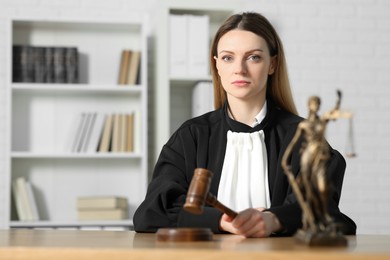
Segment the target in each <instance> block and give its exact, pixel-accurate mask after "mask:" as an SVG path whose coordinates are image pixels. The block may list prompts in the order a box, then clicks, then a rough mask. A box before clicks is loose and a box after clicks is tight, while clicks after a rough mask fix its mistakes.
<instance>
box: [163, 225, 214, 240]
mask: <svg viewBox="0 0 390 260" xmlns="http://www.w3.org/2000/svg"><path fill="white" fill-rule="evenodd" d="M156 236H157V241H159V242H193V241H211V240H213V232H211V229H209V228H159V229H158V230H157V233H156Z"/></svg>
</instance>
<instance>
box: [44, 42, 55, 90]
mask: <svg viewBox="0 0 390 260" xmlns="http://www.w3.org/2000/svg"><path fill="white" fill-rule="evenodd" d="M44 82H46V83H53V82H54V48H53V47H46V48H45V79H44Z"/></svg>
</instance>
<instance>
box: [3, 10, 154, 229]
mask: <svg viewBox="0 0 390 260" xmlns="http://www.w3.org/2000/svg"><path fill="white" fill-rule="evenodd" d="M146 18H147V17H144V16H143V15H139V16H135V17H131V18H128V19H126V20H104V19H100V18H99V19H98V20H88V19H83V20H79V21H75V20H73V19H69V20H68V19H57V18H52V19H46V18H45V19H40V18H26V17H23V18H19V17H18V18H12V19H10V20H9V25H8V29H9V37H8V38H9V40H8V54H7V55H8V59H7V66H6V67H7V68H8V71H7V85H8V94H7V95H8V97H7V100H9V103H8V105H7V107H8V111H7V114H8V116H9V117H8V118H9V124H8V125H9V126H10V127H9V129H8V131H7V135H8V140H10V143H9V148H8V149H7V150H8V156H7V157H8V158H9V160H8V162H7V163H8V165H7V166H6V169H7V173H8V176H7V179H8V183H9V185H8V190H6V191H3V192H6V195H7V196H6V197H8V198H9V199H8V200H7V201H8V203H9V204H8V205H4V206H5V207H6V208H7V209H8V210H9V212H8V213H9V214H8V215H9V216H10V217H9V227H54V228H55V227H69V226H78V227H82V226H101V227H104V226H123V227H131V226H132V215H133V213H134V211H135V209H136V207H137V206H138V205H139V203H140V202H141V201H142V200H143V198H144V196H145V193H146V188H147V183H148V170H147V164H148V150H147V148H148V145H147V139H148V138H147V132H148V130H147V129H148V120H147V118H148V106H147V100H148V97H147V95H148V82H147V69H148V68H147V64H148V49H147V48H148V47H147V44H148V43H147V41H148V35H147V23H148V20H147V19H146ZM14 44H27V45H33V46H72V47H73V46H76V47H77V48H78V50H79V67H80V71H79V82H80V83H79V84H52V83H13V82H12V46H13V45H14ZM123 49H133V50H138V51H140V52H141V62H140V66H141V67H140V84H137V85H127V86H125V85H118V77H119V69H120V59H121V52H122V50H123ZM133 111H136V112H137V113H138V115H139V120H138V121H136V125H135V129H136V131H138V133H139V134H138V135H136V137H138V138H137V140H135V142H136V147H135V150H134V152H126V153H125V152H121V153H119V152H117V153H112V152H108V153H74V152H71V151H70V149H69V144H70V143H71V142H72V140H73V138H74V133H72V132H74V129H75V127H77V124H76V119H77V117H78V116H79V115H80V114H81V113H82V112H98V113H105V114H109V113H129V112H133ZM20 176H23V177H25V178H26V179H28V180H29V181H30V182H31V183H32V185H33V188H34V189H33V191H34V195H35V197H36V201H37V206H38V211H39V214H40V220H39V221H36V222H23V221H18V220H13V219H11V207H12V203H11V197H12V196H11V193H12V189H11V186H12V185H11V184H12V181H13V180H14V179H15V178H17V177H20ZM95 195H115V196H124V197H126V198H127V199H128V202H129V219H126V220H118V221H78V220H77V209H76V200H77V197H78V196H95Z"/></svg>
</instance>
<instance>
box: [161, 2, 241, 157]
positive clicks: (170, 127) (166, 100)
mask: <svg viewBox="0 0 390 260" xmlns="http://www.w3.org/2000/svg"><path fill="white" fill-rule="evenodd" d="M240 3H241V1H239V0H238V1H235V0H229V1H224V2H223V3H220V2H219V1H207V0H200V1H180V0H166V1H162V2H160V5H161V6H160V7H159V8H158V13H157V16H158V20H157V21H158V25H159V26H158V31H157V41H156V47H155V49H156V66H157V67H156V70H155V73H156V79H157V80H156V83H155V84H156V87H155V100H154V104H155V106H154V114H155V121H154V124H155V125H156V129H159V131H156V132H155V133H154V140H155V149H154V151H155V154H154V157H155V159H156V158H157V157H158V155H159V153H160V150H161V148H162V146H163V145H164V144H165V143H166V142H167V140H168V138H169V137H170V135H171V134H172V133H173V131H175V130H176V129H177V128H178V127H179V126H180V125H181V123H183V122H184V121H185V120H186V119H189V118H191V107H192V101H191V95H192V88H193V87H194V86H195V84H196V83H197V82H198V81H206V80H211V75H210V74H209V73H208V74H206V75H203V76H201V75H199V76H196V77H194V76H191V75H189V76H180V77H170V70H169V69H170V68H169V58H170V55H169V46H170V42H169V41H170V40H169V16H170V15H171V14H178V15H181V14H182V15H184V14H189V15H208V16H209V22H210V30H209V32H210V35H209V41H210V45H211V40H212V38H213V36H214V34H215V32H216V31H217V29H218V28H219V26H220V25H221V24H222V23H223V21H225V19H226V18H227V17H229V16H230V15H231V14H233V13H235V12H236V11H237V10H239V9H240V8H241V7H242V4H240ZM207 63H208V56H207Z"/></svg>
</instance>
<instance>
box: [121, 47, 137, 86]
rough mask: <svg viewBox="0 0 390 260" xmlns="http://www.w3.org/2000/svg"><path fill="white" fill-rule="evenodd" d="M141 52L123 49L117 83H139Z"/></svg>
mask: <svg viewBox="0 0 390 260" xmlns="http://www.w3.org/2000/svg"><path fill="white" fill-rule="evenodd" d="M140 62H141V52H140V51H136V50H129V49H126V50H123V51H122V55H121V62H120V68H119V85H135V84H139V83H140V78H139V76H140Z"/></svg>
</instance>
